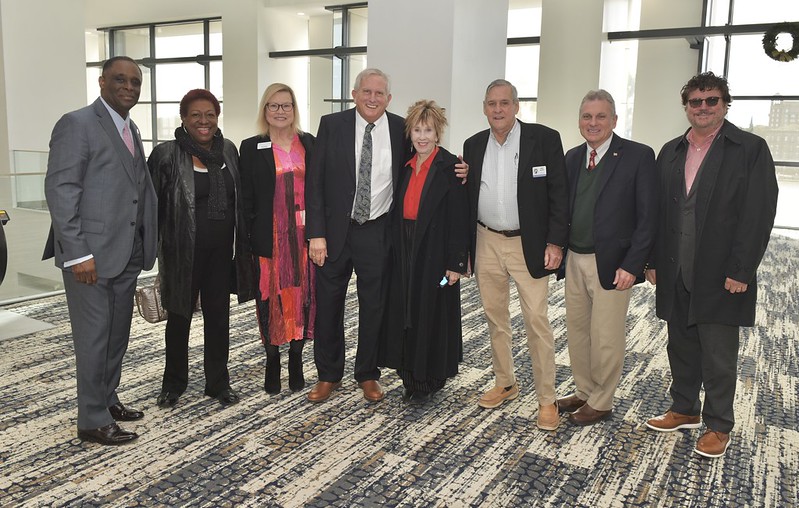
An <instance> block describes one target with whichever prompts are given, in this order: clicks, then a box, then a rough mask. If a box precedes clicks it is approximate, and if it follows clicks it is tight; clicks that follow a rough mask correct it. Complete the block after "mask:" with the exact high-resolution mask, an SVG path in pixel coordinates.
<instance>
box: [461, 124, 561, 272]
mask: <svg viewBox="0 0 799 508" xmlns="http://www.w3.org/2000/svg"><path fill="white" fill-rule="evenodd" d="M519 124H520V125H521V138H520V140H519V173H518V186H517V187H518V189H517V197H516V199H517V201H518V206H519V226H520V229H521V233H522V250H523V251H524V259H525V262H526V263H527V269H528V270H529V271H530V275H532V276H533V277H535V278H537V279H539V278H541V277H544V276H546V275H549V274H551V273H554V272H556V271H557V270H546V269H545V268H544V250H545V249H546V246H547V243H550V244H553V245H557V246H559V247H565V246H566V242H567V241H568V239H569V195H568V184H567V183H566V167H565V163H564V159H563V144H562V143H561V141H560V134H558V131H556V130H554V129H550V128H549V127H545V126H543V125H539V124H529V123H524V122H522V121H519ZM489 134H490V131H489V130H488V129H486V130H484V131H482V132H478V133H477V134H475V135H474V136H472V137H470V138H469V139H467V140H466V141H465V142H464V143H463V159H464V160H465V161H466V162H467V163H469V178H468V180H467V182H466V185H467V187H468V191H469V232H470V235H471V244H470V252H469V259H470V261H471V266H472V271H474V264H475V259H474V258H475V249H476V245H477V202H478V199H479V197H480V196H479V195H480V179H481V176H482V174H483V159H484V158H485V152H486V146H487V144H488V137H489ZM540 166H545V167H546V175H545V176H542V177H538V178H533V167H540Z"/></svg>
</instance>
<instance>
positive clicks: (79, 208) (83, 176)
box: [44, 56, 157, 445]
mask: <svg viewBox="0 0 799 508" xmlns="http://www.w3.org/2000/svg"><path fill="white" fill-rule="evenodd" d="M99 83H100V98H98V99H97V100H96V101H94V103H93V104H91V105H89V106H86V107H85V108H82V109H79V110H77V111H73V112H71V113H67V114H66V115H64V116H63V117H61V119H60V120H59V121H58V123H56V125H55V127H54V128H53V134H52V137H51V139H50V157H49V159H48V162H47V176H46V177H45V196H46V198H47V205H48V207H49V209H50V216H51V218H52V229H51V231H50V238H49V239H48V242H47V245H46V247H45V252H44V259H48V258H50V257H55V264H56V266H58V267H59V268H61V269H62V271H63V277H64V288H65V290H66V296H67V306H68V307H69V318H70V322H71V324H72V341H73V344H74V346H75V360H76V370H77V388H78V437H79V438H80V439H81V440H84V441H94V442H98V443H101V444H105V445H115V444H122V443H126V442H129V441H132V440H134V439H136V438H137V437H138V435H137V434H136V433H135V432H130V431H126V430H123V429H122V428H120V427H119V425H117V423H116V422H117V421H132V420H138V419H141V418H142V417H143V416H144V414H143V413H142V412H141V411H137V410H135V409H132V408H129V407H125V406H124V405H123V404H122V403H121V402H120V400H119V397H117V393H116V389H117V387H118V386H119V381H120V377H121V374H122V358H123V356H124V354H125V351H126V350H127V346H128V338H129V336H130V322H131V318H132V314H133V295H134V291H135V289H136V278H137V277H138V275H139V273H140V272H141V270H142V269H150V268H152V266H153V264H154V262H155V256H156V235H157V198H156V195H155V191H154V189H153V184H152V181H151V179H150V174H149V172H148V171H147V167H146V165H145V156H144V147H143V145H142V143H141V138H140V136H139V132H138V129H137V128H136V125H135V124H134V123H133V121H132V120H131V119H130V117H129V115H128V112H129V111H130V109H131V108H132V107H133V106H135V105H136V103H137V102H138V100H139V93H140V92H141V84H142V74H141V70H140V69H139V66H138V65H137V64H136V63H135V62H134V61H133V60H132V59H130V58H128V57H123V56H121V57H114V58H111V59H109V60H108V61H107V62H106V63H105V64H104V65H103V71H102V75H101V76H100V79H99Z"/></svg>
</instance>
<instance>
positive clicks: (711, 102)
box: [688, 97, 721, 108]
mask: <svg viewBox="0 0 799 508" xmlns="http://www.w3.org/2000/svg"><path fill="white" fill-rule="evenodd" d="M720 100H721V97H705V98H704V99H688V105H690V106H691V107H692V108H698V107H700V106H701V105H702V102H704V103H705V104H707V105H708V107H711V108H712V107H713V106H715V105H716V104H718V103H719V101H720Z"/></svg>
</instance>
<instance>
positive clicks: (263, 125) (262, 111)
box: [257, 83, 301, 136]
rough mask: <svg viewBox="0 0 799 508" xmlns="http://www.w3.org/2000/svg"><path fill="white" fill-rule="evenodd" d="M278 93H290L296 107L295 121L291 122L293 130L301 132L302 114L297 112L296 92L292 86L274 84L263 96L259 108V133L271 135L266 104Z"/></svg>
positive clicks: (267, 88)
mask: <svg viewBox="0 0 799 508" xmlns="http://www.w3.org/2000/svg"><path fill="white" fill-rule="evenodd" d="M278 92H288V93H289V95H291V105H292V106H294V121H293V122H291V130H293V131H294V132H295V133H299V132H301V131H300V112H299V111H297V96H295V95H294V90H292V89H291V87H290V86H288V85H285V84H283V83H272V84H271V85H269V86H268V87H266V90H264V94H263V95H262V96H261V103H260V104H259V106H258V120H257V124H258V131H259V132H260V133H261V134H264V135H267V136H268V135H269V123H268V122H267V121H266V103H267V102H269V99H271V98H272V96H273V95H275V94H276V93H278Z"/></svg>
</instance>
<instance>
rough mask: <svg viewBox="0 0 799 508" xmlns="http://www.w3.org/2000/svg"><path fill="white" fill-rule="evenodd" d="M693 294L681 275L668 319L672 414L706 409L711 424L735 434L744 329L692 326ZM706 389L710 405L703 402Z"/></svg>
mask: <svg viewBox="0 0 799 508" xmlns="http://www.w3.org/2000/svg"><path fill="white" fill-rule="evenodd" d="M690 303H691V293H689V292H688V290H687V289H685V285H684V284H683V282H682V277H677V287H676V288H675V293H674V309H673V310H672V314H671V319H670V320H669V321H668V330H669V343H668V355H669V366H670V367H671V377H672V383H671V389H670V393H671V398H672V400H673V403H672V406H671V410H672V411H675V412H677V413H681V414H685V415H698V414H699V412H700V409H701V411H702V419H703V420H704V422H705V425H706V426H707V427H708V428H709V429H711V430H715V431H718V432H725V433H729V432H730V431H731V430H732V428H733V425H734V424H735V417H734V415H733V401H734V400H735V384H736V381H737V373H738V343H739V337H738V333H739V327H738V326H730V325H719V324H704V323H700V324H689V316H688V309H689V308H690ZM703 386H704V389H705V404H704V407H702V405H701V403H700V401H699V390H700V388H702V387H703Z"/></svg>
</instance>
